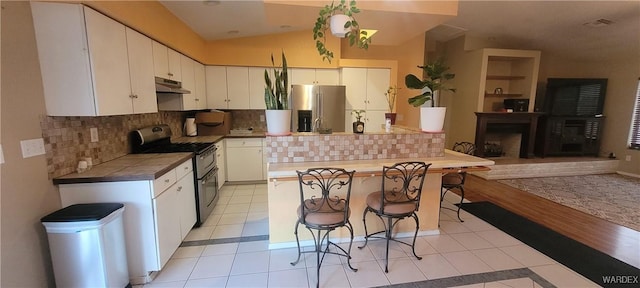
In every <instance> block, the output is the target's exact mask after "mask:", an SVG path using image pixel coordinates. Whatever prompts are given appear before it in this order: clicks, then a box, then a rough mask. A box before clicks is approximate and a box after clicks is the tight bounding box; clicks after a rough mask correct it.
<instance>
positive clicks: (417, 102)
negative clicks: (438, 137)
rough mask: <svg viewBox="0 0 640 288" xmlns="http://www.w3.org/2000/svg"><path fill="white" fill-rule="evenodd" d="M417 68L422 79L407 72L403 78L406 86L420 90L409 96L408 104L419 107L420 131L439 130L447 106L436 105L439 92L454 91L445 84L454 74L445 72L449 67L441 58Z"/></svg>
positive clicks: (442, 125)
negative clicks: (420, 71)
mask: <svg viewBox="0 0 640 288" xmlns="http://www.w3.org/2000/svg"><path fill="white" fill-rule="evenodd" d="M418 68H420V69H422V71H423V75H424V79H423V80H420V78H418V77H417V76H415V75H413V74H408V75H407V76H405V78H404V82H405V85H406V86H407V88H409V89H419V90H420V95H417V96H414V97H411V98H409V100H408V101H409V104H411V105H412V106H413V107H420V129H422V131H424V132H441V131H442V128H443V127H444V117H445V114H446V109H447V108H446V107H439V106H438V103H439V101H438V100H439V96H440V92H442V91H450V92H456V89H454V88H450V87H447V86H446V82H447V81H448V80H451V79H453V78H454V77H455V76H456V75H455V74H452V73H447V71H448V70H449V67H447V66H446V65H445V64H444V59H442V58H439V59H438V60H436V61H435V62H431V63H427V64H426V65H424V66H418Z"/></svg>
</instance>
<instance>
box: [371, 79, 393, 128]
mask: <svg viewBox="0 0 640 288" xmlns="http://www.w3.org/2000/svg"><path fill="white" fill-rule="evenodd" d="M390 78H391V70H390V69H385V68H368V69H367V110H389V104H388V103H387V96H386V95H384V93H386V92H387V89H389V81H390ZM387 112H390V111H387ZM382 119H384V118H382Z"/></svg>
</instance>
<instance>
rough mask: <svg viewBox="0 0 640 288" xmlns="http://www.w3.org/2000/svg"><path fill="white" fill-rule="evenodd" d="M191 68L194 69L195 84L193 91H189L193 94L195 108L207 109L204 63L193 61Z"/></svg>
mask: <svg viewBox="0 0 640 288" xmlns="http://www.w3.org/2000/svg"><path fill="white" fill-rule="evenodd" d="M193 68H194V71H195V77H196V85H195V89H194V90H195V91H191V94H194V95H195V97H194V100H195V101H196V106H195V108H196V109H198V110H201V109H207V83H206V81H207V80H206V76H205V71H204V65H202V64H200V63H198V62H195V63H194V67H193Z"/></svg>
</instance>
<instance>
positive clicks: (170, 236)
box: [125, 188, 182, 267]
mask: <svg viewBox="0 0 640 288" xmlns="http://www.w3.org/2000/svg"><path fill="white" fill-rule="evenodd" d="M152 202H153V210H154V214H155V215H154V216H155V222H154V223H155V228H156V233H155V234H156V235H155V236H156V241H155V242H156V243H157V250H158V252H157V253H158V258H159V260H160V267H162V266H164V264H165V263H167V261H169V258H171V255H172V254H173V252H174V251H175V249H177V248H178V246H180V241H181V240H182V239H180V236H181V235H180V218H179V217H175V215H174V213H175V210H176V207H175V205H176V203H178V194H177V193H176V191H175V190H174V189H171V188H169V189H167V191H164V192H163V193H162V194H160V195H158V197H156V198H155V199H153V200H152ZM125 209H126V208H125Z"/></svg>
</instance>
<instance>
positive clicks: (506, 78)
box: [487, 75, 525, 80]
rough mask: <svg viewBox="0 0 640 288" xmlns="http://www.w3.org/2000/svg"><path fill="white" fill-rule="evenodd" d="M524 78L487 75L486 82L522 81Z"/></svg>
mask: <svg viewBox="0 0 640 288" xmlns="http://www.w3.org/2000/svg"><path fill="white" fill-rule="evenodd" d="M522 79H525V76H515V75H514V76H510V75H487V80H522Z"/></svg>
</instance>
